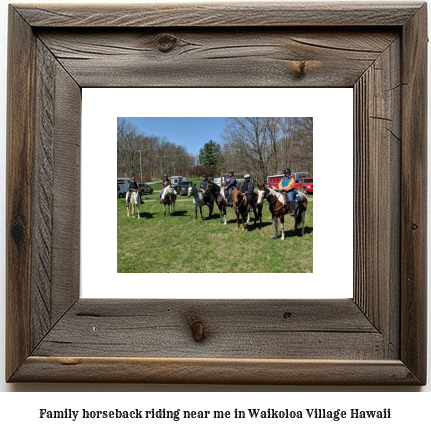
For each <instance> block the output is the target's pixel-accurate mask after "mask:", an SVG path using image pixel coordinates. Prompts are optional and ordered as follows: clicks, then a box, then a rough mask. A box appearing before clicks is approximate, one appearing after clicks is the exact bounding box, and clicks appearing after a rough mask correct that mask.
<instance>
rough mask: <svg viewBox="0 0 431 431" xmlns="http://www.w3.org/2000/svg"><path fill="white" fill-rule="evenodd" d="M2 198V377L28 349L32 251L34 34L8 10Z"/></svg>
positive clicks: (29, 345)
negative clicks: (4, 304)
mask: <svg viewBox="0 0 431 431" xmlns="http://www.w3.org/2000/svg"><path fill="white" fill-rule="evenodd" d="M9 35H10V38H9V45H8V77H9V79H8V99H7V110H8V117H7V141H8V145H7V155H6V165H7V178H8V182H7V190H8V193H7V201H6V243H7V246H6V286H7V287H6V301H7V304H8V307H7V312H6V325H7V328H8V330H7V334H6V350H7V359H6V375H7V376H8V377H9V376H10V375H11V374H12V373H13V371H14V370H15V369H16V368H18V367H19V366H20V365H21V364H22V363H23V362H24V360H25V359H26V357H27V356H28V355H29V353H30V351H31V347H32V345H31V330H30V325H31V322H30V313H31V306H32V303H31V289H30V284H31V259H32V257H31V253H32V245H33V244H32V233H33V213H32V183H33V173H34V166H33V157H34V154H33V141H32V138H33V133H34V111H35V105H34V100H35V97H34V94H35V93H34V79H35V72H34V62H35V57H36V54H35V38H34V36H33V34H32V30H31V28H30V27H29V26H28V25H27V24H26V23H25V22H24V21H23V20H22V18H21V17H20V16H19V15H18V14H17V13H16V12H15V11H14V10H10V13H9Z"/></svg>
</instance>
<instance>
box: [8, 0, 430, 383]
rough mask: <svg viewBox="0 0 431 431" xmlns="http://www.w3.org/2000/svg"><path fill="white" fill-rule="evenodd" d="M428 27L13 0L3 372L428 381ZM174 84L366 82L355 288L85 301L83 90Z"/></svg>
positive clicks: (375, 13)
mask: <svg viewBox="0 0 431 431" xmlns="http://www.w3.org/2000/svg"><path fill="white" fill-rule="evenodd" d="M426 20H427V14H426V4H424V3H411V2H407V3H404V4H397V3H395V4H388V3H386V4H375V3H357V4H355V3H345V4H343V3H327V4H322V3H319V4H312V3H305V4H300V3H292V4H289V3H274V4H272V3H271V4H269V3H265V4H262V5H259V4H256V3H250V4H247V3H239V4H238V3H236V4H215V3H214V4H212V3H208V4H196V5H166V4H164V5H146V6H145V5H136V4H135V5H116V6H111V5H109V6H108V5H105V6H98V5H79V6H78V5H69V6H64V5H43V7H42V6H40V5H39V6H38V5H28V6H23V5H15V6H14V5H12V6H10V12H9V48H8V50H9V52H8V56H9V58H8V106H7V113H8V118H7V179H8V181H7V190H8V194H7V205H6V209H7V232H6V235H7V346H6V348H7V349H6V350H7V364H6V378H7V380H8V381H9V382H23V381H53V382H174V383H175V382H177V383H193V382H195V383H196V382H199V383H266V384H344V385H347V384H358V385H359V384H365V385H369V384H373V385H375V384H379V385H384V384H387V385H423V384H425V383H426V238H427V230H426V225H427V218H426V216H427V214H426V196H427V195H426V191H427V190H426V178H427V175H426V174H427V165H426V160H427V149H426V147H427V136H426V118H427V105H426V95H427V83H426V81H427V79H426V61H427V60H426V45H427V21H426ZM176 86H180V87H268V86H271V87H351V88H353V89H354V104H355V106H354V111H355V113H354V115H355V119H354V124H355V130H354V166H353V173H354V189H355V193H354V202H355V204H354V205H355V207H354V208H355V209H354V214H355V216H354V221H353V223H354V247H355V248H354V256H355V257H354V298H353V299H345V300H289V299H286V300H263V301H262V300H199V299H196V300H119V301H115V300H90V299H81V298H80V296H79V289H80V286H79V272H80V268H79V256H80V250H79V244H80V228H79V220H80V184H79V178H80V121H81V89H82V88H84V87H176ZM23 193H24V194H25V199H16V196H17V195H22V194H23ZM64 194H67V195H68V197H69V198H68V202H67V203H66V205H65V204H64V202H59V201H60V199H58V198H57V196H59V195H63V196H64ZM365 199H366V201H367V208H368V209H367V211H364V210H363V208H364V207H363V202H364V201H365ZM61 200H62V199H61ZM375 208H378V212H376V211H374V209H375Z"/></svg>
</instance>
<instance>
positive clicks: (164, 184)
mask: <svg viewBox="0 0 431 431" xmlns="http://www.w3.org/2000/svg"><path fill="white" fill-rule="evenodd" d="M170 185H171V180H170V179H169V178H168V176H167V175H166V174H165V175H163V181H162V190H160V193H159V199H162V193H163V190H164V189H165V188H166V187H167V186H170ZM174 194H177V191H176V190H175V189H174Z"/></svg>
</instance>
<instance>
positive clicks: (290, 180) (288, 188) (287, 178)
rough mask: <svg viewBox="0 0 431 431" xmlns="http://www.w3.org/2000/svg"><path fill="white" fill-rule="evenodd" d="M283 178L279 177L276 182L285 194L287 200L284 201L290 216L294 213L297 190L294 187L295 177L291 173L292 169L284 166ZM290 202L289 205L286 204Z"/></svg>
mask: <svg viewBox="0 0 431 431" xmlns="http://www.w3.org/2000/svg"><path fill="white" fill-rule="evenodd" d="M283 172H284V178H282V179H281V181H280V183H279V184H278V189H279V190H281V192H282V193H285V194H286V195H287V201H286V203H285V205H286V207H287V210H288V212H290V215H291V216H294V215H295V196H296V195H297V194H298V192H297V191H296V190H295V189H294V186H295V177H294V176H293V175H292V171H291V170H290V169H289V168H286V169H285V170H284V171H283ZM288 202H289V204H290V207H289V205H288Z"/></svg>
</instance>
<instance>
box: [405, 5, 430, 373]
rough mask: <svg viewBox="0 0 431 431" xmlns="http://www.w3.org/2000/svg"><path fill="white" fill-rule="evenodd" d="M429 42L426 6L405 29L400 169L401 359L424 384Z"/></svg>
mask: <svg viewBox="0 0 431 431" xmlns="http://www.w3.org/2000/svg"><path fill="white" fill-rule="evenodd" d="M427 42H428V38H427V8H426V4H425V5H423V6H422V7H421V9H420V10H419V11H418V13H417V14H416V15H415V17H414V18H413V19H412V20H411V21H410V22H409V23H408V24H407V25H406V26H405V27H404V29H403V46H404V51H403V52H404V55H403V64H402V82H403V91H402V164H401V169H402V173H403V181H402V185H401V200H402V205H401V293H400V294H401V310H402V311H401V322H400V324H401V358H402V360H404V361H405V363H406V364H407V366H408V367H410V368H411V370H412V372H413V373H415V374H416V375H418V376H419V378H421V379H422V380H424V379H425V378H426V350H427V343H426V339H427V333H426V326H424V325H421V324H420V322H422V321H424V319H425V320H426V315H427V310H426V308H427V307H426V299H427V294H426V287H427V234H428V231H427V211H426V206H427V199H426V196H427V174H428V169H427V155H428V154H427V100H426V97H425V96H424V95H426V94H427ZM415 183H417V184H415ZM412 262H414V264H413V265H412Z"/></svg>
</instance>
